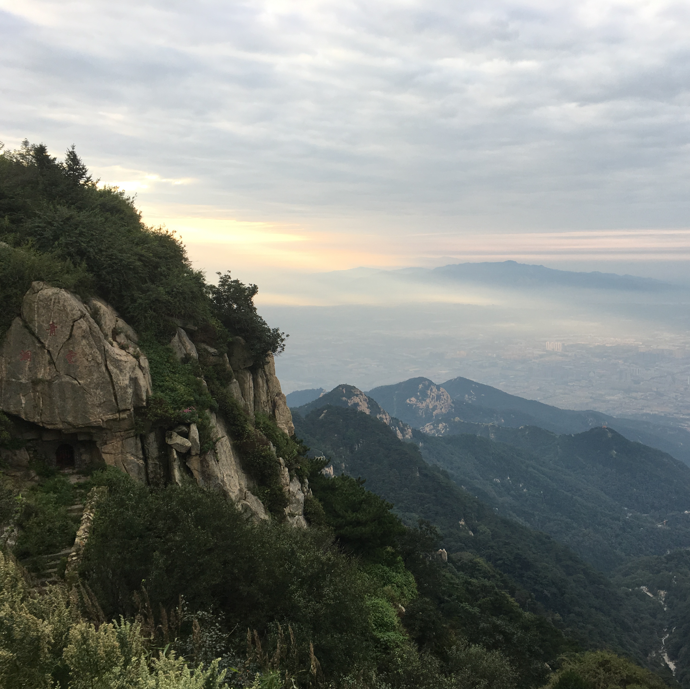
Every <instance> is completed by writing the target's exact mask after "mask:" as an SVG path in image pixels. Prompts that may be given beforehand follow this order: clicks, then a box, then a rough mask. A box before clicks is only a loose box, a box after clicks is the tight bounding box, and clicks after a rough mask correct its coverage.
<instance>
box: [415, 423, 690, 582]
mask: <svg viewBox="0 0 690 689" xmlns="http://www.w3.org/2000/svg"><path fill="white" fill-rule="evenodd" d="M490 436H491V438H483V437H477V436H471V435H459V436H444V437H440V438H439V437H428V436H424V435H423V434H421V433H418V432H416V433H415V439H416V442H418V443H419V445H420V448H421V452H422V456H423V457H424V458H425V459H426V460H427V461H428V462H430V463H432V464H436V465H438V466H440V467H442V468H444V469H446V470H447V471H448V473H449V475H450V476H451V477H452V478H453V480H454V481H456V482H457V483H458V484H460V485H462V486H464V487H465V488H467V490H469V491H470V492H472V493H473V494H474V495H476V496H477V497H479V498H480V499H481V500H482V501H483V502H486V503H487V504H489V505H492V506H493V507H495V508H496V509H497V510H498V512H499V514H502V515H504V516H508V517H511V518H515V519H518V520H520V521H521V522H523V523H525V524H528V525H529V526H531V527H533V528H537V529H540V530H542V531H545V532H546V533H549V534H550V535H551V536H553V537H554V538H556V539H558V540H559V541H560V542H562V543H565V544H567V545H568V546H569V547H571V548H572V549H573V550H574V551H575V552H577V553H578V554H579V555H580V556H581V557H583V558H585V559H586V560H587V561H589V562H590V563H592V564H594V565H595V566H597V567H598V568H600V569H603V570H610V569H613V568H614V567H616V566H619V565H620V564H622V563H623V562H624V561H625V560H626V559H629V558H636V557H641V556H644V555H663V554H664V553H666V552H667V551H669V550H675V549H678V548H686V547H688V546H690V514H686V512H687V511H688V510H690V469H688V467H687V466H685V465H684V464H682V463H681V462H679V461H678V460H676V459H674V458H673V457H671V456H669V455H667V454H664V453H663V452H659V451H658V450H654V449H652V448H649V447H646V446H644V445H641V444H639V443H633V442H630V441H629V440H626V439H625V438H624V437H623V436H621V435H620V434H618V433H616V432H615V431H613V430H611V429H605V428H594V429H591V430H589V431H587V432H585V433H580V434H578V435H556V434H554V433H550V432H548V431H544V430H542V429H540V428H534V427H523V428H519V429H514V428H501V427H496V426H492V427H490ZM498 441H500V442H498Z"/></svg>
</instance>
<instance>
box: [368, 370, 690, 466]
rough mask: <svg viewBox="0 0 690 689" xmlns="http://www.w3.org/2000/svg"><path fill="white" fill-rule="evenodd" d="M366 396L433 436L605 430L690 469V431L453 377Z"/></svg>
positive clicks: (415, 381)
mask: <svg viewBox="0 0 690 689" xmlns="http://www.w3.org/2000/svg"><path fill="white" fill-rule="evenodd" d="M367 394H368V395H369V396H370V397H372V398H373V399H375V400H376V401H377V402H378V403H379V404H380V405H381V406H382V407H383V408H384V409H386V411H388V412H389V413H390V414H392V415H393V416H395V417H397V418H399V419H401V420H402V421H405V422H406V423H408V424H409V425H410V426H412V427H413V428H419V429H421V430H422V431H424V432H425V433H427V434H429V435H437V436H442V435H453V434H458V433H471V434H474V435H486V434H487V432H488V431H487V428H486V426H487V425H493V426H508V427H512V428H519V427H520V426H538V427H539V428H543V429H545V430H548V431H552V432H554V433H581V432H582V431H586V430H588V429H590V428H595V427H597V426H607V427H611V428H614V429H615V430H616V431H618V432H619V433H620V434H621V435H623V436H625V437H626V438H627V439H628V440H632V441H636V442H640V443H643V444H644V445H649V446H650V447H655V448H657V449H659V450H663V451H664V452H668V453H669V454H671V455H673V456H674V457H675V458H676V459H679V460H681V461H682V462H684V463H685V464H688V465H690V432H688V431H686V430H685V429H684V428H680V427H677V426H670V425H666V424H663V425H662V424H658V423H652V422H650V421H642V420H639V419H622V418H617V417H613V416H610V415H608V414H603V413H602V412H597V411H573V410H568V409H559V408H558V407H553V406H551V405H548V404H543V403H542V402H537V401H535V400H528V399H525V398H523V397H518V396H517V395H510V394H508V393H506V392H503V391H502V390H498V389H497V388H494V387H491V386H490V385H483V384H481V383H477V382H475V381H473V380H469V379H468V378H453V379H452V380H448V381H446V382H445V383H442V384H441V385H436V384H435V383H434V382H433V381H431V380H429V379H428V378H411V379H410V380H406V381H404V382H402V383H396V384H395V385H385V386H381V387H378V388H374V389H373V390H370V391H369V392H368V393H367Z"/></svg>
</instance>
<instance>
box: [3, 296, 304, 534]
mask: <svg viewBox="0 0 690 689" xmlns="http://www.w3.org/2000/svg"><path fill="white" fill-rule="evenodd" d="M137 342H138V338H137V335H136V333H135V332H134V330H133V329H132V328H131V327H130V326H129V325H127V323H125V322H124V321H123V320H122V319H121V318H120V317H119V316H118V315H117V313H116V312H115V311H114V310H113V309H112V308H111V307H110V306H108V305H107V304H106V303H105V302H103V301H101V300H98V299H92V300H91V301H89V302H88V303H84V302H82V301H81V300H80V299H79V298H78V297H77V296H75V295H73V294H71V293H69V292H67V291H65V290H62V289H57V288H53V287H50V286H48V285H45V284H43V283H34V284H33V285H32V286H31V289H30V290H29V291H28V292H27V294H26V296H25V297H24V301H23V304H22V313H21V317H18V318H16V319H15V320H14V322H13V323H12V326H11V327H10V329H9V330H8V332H7V333H6V334H5V336H4V338H3V340H2V343H0V410H1V411H3V412H5V413H8V414H11V415H12V416H13V417H16V419H18V420H19V426H20V428H21V435H22V439H23V440H24V441H25V443H24V444H25V446H24V447H23V448H22V449H21V450H15V451H12V452H10V451H8V450H2V451H0V452H1V453H2V455H3V457H2V459H4V460H6V461H7V462H8V463H9V464H10V466H11V467H14V469H15V470H22V469H26V468H28V466H29V463H30V461H31V459H32V458H40V459H42V460H43V461H46V462H48V463H51V464H57V465H58V467H62V468H71V467H74V468H77V469H80V468H83V467H85V466H87V465H89V464H108V465H110V466H114V467H117V468H119V469H121V470H123V471H125V472H127V473H128V474H129V475H130V476H132V477H133V478H135V479H137V480H139V481H143V482H149V483H165V482H171V481H172V482H181V481H182V480H183V478H184V477H185V475H188V476H192V477H193V478H194V479H195V480H196V481H197V483H199V484H200V485H202V486H205V487H208V488H212V489H216V490H221V491H223V492H224V493H226V494H227V495H228V496H230V497H231V498H232V499H233V500H234V501H235V502H236V503H238V505H239V506H240V508H241V509H242V510H244V511H245V512H246V513H247V514H248V515H250V516H253V517H256V518H267V514H266V511H265V509H264V507H263V505H262V503H261V501H260V500H259V499H258V498H257V497H256V495H255V494H254V493H253V492H252V490H253V488H254V486H253V484H252V482H251V480H250V479H249V478H248V476H247V475H246V474H245V472H244V471H243V470H242V466H241V463H240V458H239V456H238V454H237V451H236V449H235V448H234V445H233V442H232V438H231V437H230V435H229V433H228V431H227V428H226V426H225V423H224V421H223V419H222V418H220V417H216V416H215V415H211V431H212V433H213V438H214V440H216V442H215V444H214V448H213V449H212V450H211V451H210V452H206V453H205V454H203V455H202V454H201V447H200V442H199V433H198V429H197V427H196V426H195V424H183V425H181V426H178V427H176V428H171V429H164V428H158V429H156V430H155V431H152V432H150V433H148V434H146V435H140V434H139V433H138V431H137V428H136V425H135V410H136V409H137V408H141V407H144V406H145V405H146V402H147V400H148V398H149V396H150V395H151V393H152V382H151V375H150V372H149V364H148V361H147V359H146V356H145V355H144V353H143V352H142V351H141V349H140V348H139V346H138V344H137ZM171 346H172V348H173V351H174V352H175V353H176V355H177V356H178V357H179V358H180V359H183V358H184V357H192V358H197V357H198V352H197V348H196V347H195V345H194V343H193V342H192V340H191V339H190V338H189V336H188V334H187V333H186V332H185V330H183V329H182V328H178V330H177V333H176V335H175V337H174V338H173V340H172V342H171ZM200 346H202V347H203V346H204V345H200ZM206 349H207V350H208V352H207V353H208V354H209V356H214V357H215V356H220V355H219V354H218V353H217V352H215V350H213V349H211V348H210V347H206ZM223 359H224V362H225V364H226V365H227V367H228V368H231V369H232V374H233V378H232V382H231V383H230V392H231V393H232V394H233V395H234V397H235V398H236V399H237V401H238V402H239V403H240V404H241V405H242V406H243V407H244V409H245V411H246V412H247V413H248V414H249V415H250V416H253V414H254V413H256V412H262V413H264V414H267V415H269V416H270V417H271V418H273V419H274V420H275V421H276V423H277V425H278V426H279V428H281V429H282V430H283V431H284V432H286V433H288V434H289V435H292V433H294V426H293V424H292V416H291V414H290V410H289V409H288V407H287V403H286V401H285V396H284V395H283V393H282V391H281V389H280V382H279V381H278V379H277V377H276V375H275V365H274V362H273V358H272V357H269V358H268V359H267V361H266V362H265V363H264V364H262V365H260V366H255V365H254V362H253V361H252V360H251V358H250V357H249V356H248V354H247V348H246V347H245V346H243V343H242V342H241V341H238V342H236V343H235V345H234V347H233V349H232V351H231V352H230V356H229V357H228V356H225V355H224V356H223ZM278 461H281V460H280V459H278ZM281 464H282V466H283V469H284V471H283V472H282V473H283V477H282V483H283V489H284V490H285V492H286V495H287V496H288V498H289V502H290V505H289V507H288V508H287V509H286V517H287V519H288V520H289V521H291V522H292V523H294V524H299V525H305V524H306V522H305V521H304V517H303V512H302V507H303V503H304V491H305V490H306V489H303V488H302V486H301V484H300V483H299V480H297V479H295V478H294V477H292V478H291V477H290V476H289V472H288V471H287V469H285V468H284V464H283V463H282V461H281Z"/></svg>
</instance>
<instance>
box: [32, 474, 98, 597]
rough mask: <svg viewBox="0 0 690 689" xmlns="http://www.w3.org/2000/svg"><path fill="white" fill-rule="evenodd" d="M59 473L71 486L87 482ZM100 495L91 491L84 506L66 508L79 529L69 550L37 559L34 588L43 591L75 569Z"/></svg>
mask: <svg viewBox="0 0 690 689" xmlns="http://www.w3.org/2000/svg"><path fill="white" fill-rule="evenodd" d="M61 473H62V474H64V475H65V476H66V478H67V480H68V481H69V482H70V483H72V484H77V483H84V482H85V481H87V480H88V478H87V477H86V476H83V475H81V474H78V473H76V472H75V471H70V470H63V471H62V472H61ZM102 494H103V489H98V488H95V489H92V490H91V492H90V493H89V495H88V496H87V498H86V500H85V504H82V503H80V502H76V503H74V504H73V505H70V506H69V507H68V508H67V512H68V514H69V515H70V517H73V518H74V519H75V521H76V520H79V529H78V531H77V535H76V537H75V539H74V543H73V545H72V547H71V548H67V549H65V550H61V551H60V552H56V553H50V554H49V555H43V556H41V557H39V558H37V560H38V562H39V568H38V569H39V572H38V573H35V574H33V575H32V580H33V582H34V588H36V589H43V588H46V587H47V586H50V585H51V584H57V583H59V582H60V581H62V580H63V579H64V576H65V574H66V573H69V571H70V570H74V569H75V568H76V567H77V565H78V561H79V558H80V556H81V552H82V550H83V549H84V545H85V543H86V539H87V538H88V532H89V529H90V527H91V522H92V521H93V516H94V508H95V505H96V502H97V501H98V499H99V498H100V497H101V496H102Z"/></svg>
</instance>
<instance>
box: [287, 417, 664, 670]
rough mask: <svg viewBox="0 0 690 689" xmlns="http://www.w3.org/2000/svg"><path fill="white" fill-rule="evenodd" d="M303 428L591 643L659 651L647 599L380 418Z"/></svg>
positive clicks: (309, 439) (413, 516) (301, 423)
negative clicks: (457, 478) (484, 498)
mask: <svg viewBox="0 0 690 689" xmlns="http://www.w3.org/2000/svg"><path fill="white" fill-rule="evenodd" d="M295 425H296V428H297V433H298V435H299V436H300V437H302V438H303V439H304V440H305V442H306V443H307V444H309V445H311V446H312V447H319V448H320V450H321V451H323V452H325V453H326V454H327V455H328V456H329V457H330V458H331V459H332V461H333V466H334V468H335V470H336V472H338V473H339V472H341V471H342V472H346V473H348V474H350V475H353V476H361V477H363V478H364V479H366V481H367V487H368V488H369V489H370V490H373V491H374V492H376V493H378V494H379V495H381V496H382V497H384V498H386V499H387V500H389V501H391V502H392V503H393V504H394V505H395V506H396V508H397V510H398V512H399V513H400V514H401V515H402V516H403V518H404V520H406V521H408V522H414V521H416V520H417V519H418V518H420V517H421V518H423V519H427V520H429V521H431V522H432V523H433V524H435V525H436V526H437V527H438V528H439V529H440V530H441V534H442V540H443V545H444V547H445V548H446V549H448V551H449V552H452V553H455V552H458V553H463V552H464V553H469V554H472V555H477V556H480V557H482V558H484V559H485V560H486V561H487V562H489V563H490V564H491V565H492V566H493V567H494V568H495V569H496V570H498V571H499V572H501V573H502V574H504V575H505V576H507V577H509V578H510V579H511V580H512V581H514V582H515V583H516V584H517V585H518V586H519V588H521V589H523V590H524V591H527V592H529V594H530V596H531V597H533V598H534V601H535V602H536V603H538V604H539V606H542V607H543V608H544V609H546V610H548V611H550V612H551V613H552V614H556V615H558V616H559V617H560V618H561V619H562V621H563V624H564V626H565V628H566V629H567V630H568V631H569V632H570V633H572V634H574V635H575V636H576V637H577V638H578V639H579V640H580V641H581V642H582V643H583V644H585V645H603V646H610V647H613V648H615V649H618V650H619V651H623V652H625V653H627V654H629V655H631V656H633V657H635V658H637V659H639V660H640V661H644V660H646V659H647V656H648V655H649V654H650V653H651V652H652V651H653V650H654V649H655V648H656V646H657V645H658V638H660V637H659V633H660V629H659V628H658V623H657V621H655V620H654V618H653V617H652V616H650V615H649V614H648V613H647V610H646V609H647V606H648V605H649V603H648V602H647V600H645V599H646V598H648V597H647V596H645V595H644V594H643V593H642V592H640V591H621V590H619V589H617V588H616V587H614V586H613V585H612V584H611V583H610V581H609V580H608V579H607V578H606V577H605V576H603V575H602V574H600V573H598V572H597V571H595V570H594V569H593V568H592V567H591V566H589V565H587V564H586V563H585V562H584V561H582V560H581V559H580V558H578V557H577V556H576V555H575V554H574V553H573V552H572V551H570V550H569V549H568V548H566V547H565V546H563V545H561V544H559V543H557V542H556V541H554V540H553V539H552V538H550V537H549V536H547V535H546V534H543V533H540V532H537V531H533V530H531V529H529V528H527V527H525V526H523V525H520V524H518V523H517V522H514V521H510V520H508V519H505V518H503V517H501V516H499V515H497V514H496V513H495V511H494V510H493V509H492V508H491V507H489V506H487V505H484V504H483V503H481V502H480V501H479V500H477V499H476V498H474V497H473V496H472V495H470V494H469V493H468V492H467V491H465V490H463V489H462V488H460V487H459V486H457V485H456V484H455V483H453V481H451V479H450V478H449V476H448V474H447V473H445V472H444V471H442V470H440V469H439V468H436V467H433V466H431V465H429V464H428V463H427V462H425V461H424V459H423V457H422V455H421V453H420V452H419V449H418V448H417V447H416V446H415V445H413V444H411V443H406V442H402V441H400V440H399V439H398V438H397V436H396V435H395V433H394V432H393V431H392V430H391V429H389V428H388V427H387V426H386V425H385V424H383V423H382V422H380V421H379V420H377V419H375V418H372V417H370V416H368V415H366V414H364V413H360V412H357V411H355V410H354V409H345V408H339V407H334V406H328V407H325V408H321V409H315V410H313V411H311V412H309V413H307V414H306V416H304V417H302V416H299V415H298V414H296V415H295ZM525 603H526V605H529V604H530V603H529V602H528V601H525Z"/></svg>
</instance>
